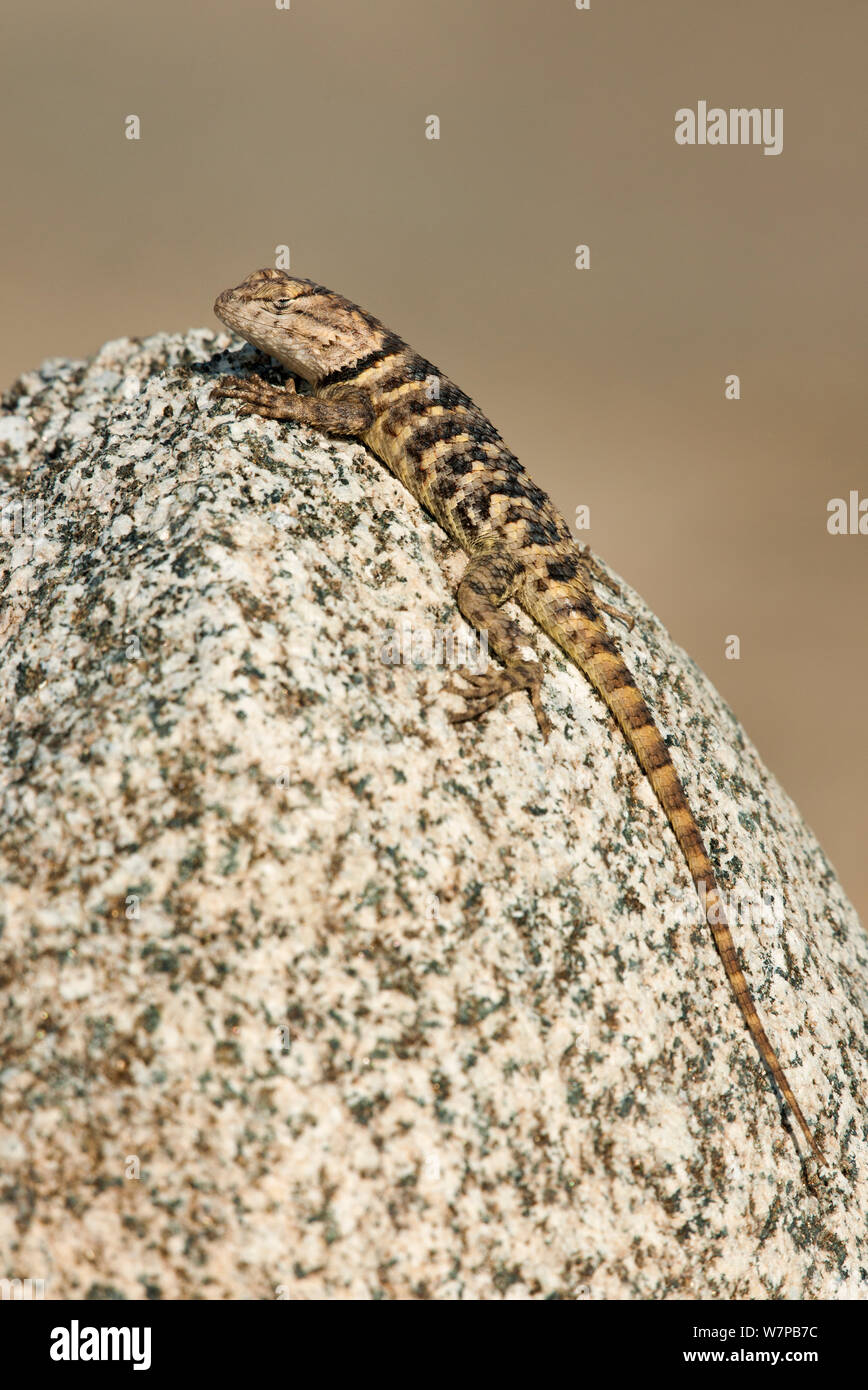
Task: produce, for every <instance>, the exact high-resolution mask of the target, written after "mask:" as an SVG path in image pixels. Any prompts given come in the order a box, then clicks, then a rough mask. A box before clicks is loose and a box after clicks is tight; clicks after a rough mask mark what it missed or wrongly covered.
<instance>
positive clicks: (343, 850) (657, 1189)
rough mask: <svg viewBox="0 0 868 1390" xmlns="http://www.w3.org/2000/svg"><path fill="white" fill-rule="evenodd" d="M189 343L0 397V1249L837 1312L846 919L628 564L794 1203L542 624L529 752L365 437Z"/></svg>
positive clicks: (639, 815) (135, 347) (30, 1273)
mask: <svg viewBox="0 0 868 1390" xmlns="http://www.w3.org/2000/svg"><path fill="white" fill-rule="evenodd" d="M227 343H228V339H226V338H225V337H224V338H219V339H215V338H214V337H212V335H210V334H208V333H204V332H198V333H191V334H189V335H187V336H186V337H168V336H165V337H163V336H159V337H155V338H153V339H150V340H148V341H147V342H145V343H142V344H139V343H133V342H130V341H121V342H116V343H110V344H108V345H107V346H106V347H105V348H104V349H103V350H102V352H101V353H100V354H99V355H98V356H97V358H96V359H95V360H94V361H93V362H91V363H90V364H88V365H86V366H85V365H84V364H74V363H67V362H53V363H48V364H46V365H45V366H44V367H43V368H42V370H41V372H33V373H30V374H28V375H26V376H25V377H24V378H22V380H21V382H20V383H19V384H18V385H17V387H16V388H15V390H14V391H13V393H12V394H11V396H10V397H9V399H8V401H7V409H6V410H5V411H4V413H3V415H2V417H0V507H2V509H3V511H2V518H3V523H4V531H3V537H2V540H3V545H2V551H0V555H2V572H0V586H2V608H0V705H2V745H0V746H2V767H0V775H2V794H3V800H2V809H3V819H2V826H0V892H2V900H0V909H2V936H0V959H2V975H3V985H2V989H3V993H2V1000H0V1009H2V1012H0V1023H2V1058H0V1068H2V1071H0V1102H2V1126H0V1190H2V1203H0V1251H2V1252H3V1261H4V1264H5V1266H6V1268H5V1269H4V1270H3V1271H2V1273H3V1274H4V1275H5V1276H6V1277H20V1278H28V1277H29V1278H44V1279H45V1280H46V1296H47V1297H49V1298H70V1297H82V1296H89V1297H112V1296H121V1297H126V1298H143V1297H151V1298H158V1297H163V1298H170V1299H177V1298H224V1299H238V1298H275V1297H285V1298H294V1299H296V1298H301V1299H309V1298H323V1297H325V1298H332V1299H343V1298H355V1299H371V1298H383V1297H385V1298H424V1297H432V1298H443V1299H453V1298H472V1299H499V1298H508V1299H516V1298H518V1299H543V1298H552V1297H560V1298H568V1299H570V1298H580V1297H585V1298H591V1299H597V1298H622V1299H636V1298H645V1299H660V1298H667V1297H668V1298H697V1297H698V1298H768V1297H783V1298H797V1297H804V1296H807V1297H864V1296H865V1295H866V1292H868V1273H866V1270H868V1240H866V1215H865V1213H866V1211H868V1183H866V1176H865V1174H866V1156H868V1145H866V1113H865V1087H866V1077H868V1067H866V1051H868V1048H866V1022H865V1020H866V1015H868V988H866V985H868V943H866V938H865V935H864V934H863V932H862V929H861V928H860V926H859V924H858V922H857V920H856V918H855V915H854V913H853V910H852V908H851V907H850V906H849V904H848V903H847V901H846V900H845V898H844V897H843V895H842V893H841V890H840V888H839V886H838V883H837V882H836V879H835V876H834V873H833V871H832V870H831V868H830V867H829V865H828V863H827V861H826V860H825V858H824V856H823V854H822V851H821V850H820V848H819V847H818V845H817V843H816V841H815V840H814V838H813V837H812V835H811V834H810V832H809V831H808V830H807V829H806V827H805V826H804V824H803V823H802V821H801V819H800V817H799V815H798V812H797V810H796V808H795V807H794V806H793V805H792V803H791V802H790V801H789V799H788V798H787V797H786V795H785V794H784V793H783V792H782V791H781V789H780V788H779V787H778V786H777V784H776V783H775V781H774V779H773V778H772V777H771V776H770V775H769V773H768V771H767V770H766V769H765V768H764V767H763V765H762V764H761V763H760V761H759V759H758V758H757V755H756V753H755V752H754V750H753V748H752V747H751V745H750V744H749V743H748V741H747V740H746V739H745V737H744V735H743V733H742V731H741V730H740V728H739V726H738V724H737V723H736V722H735V720H734V718H733V716H732V714H731V713H730V711H729V710H728V709H727V708H726V706H725V705H724V704H723V702H722V701H721V700H720V697H719V696H718V695H717V694H716V692H715V691H714V690H713V689H712V687H711V686H710V685H709V684H708V682H707V681H706V680H705V679H704V677H703V676H702V675H701V673H700V672H699V671H698V670H697V668H696V667H695V666H694V665H693V664H692V663H691V662H690V661H689V660H688V659H687V658H686V657H685V656H684V654H683V653H682V652H681V651H679V650H678V649H677V648H676V647H675V646H674V645H673V644H672V642H671V640H670V639H669V637H668V635H667V634H666V632H665V631H664V630H663V629H662V628H661V626H660V624H659V623H658V622H657V620H656V619H655V618H654V617H653V615H652V614H651V613H650V612H649V611H648V610H647V609H646V608H645V607H644V606H643V605H642V603H641V601H640V600H639V599H638V597H637V596H635V595H633V594H631V593H629V592H628V595H627V597H628V602H629V604H630V605H631V606H633V607H634V608H635V610H636V612H637V614H638V618H639V621H638V623H637V625H636V628H635V629H634V631H633V632H632V633H631V634H629V635H628V636H626V637H625V638H624V645H625V649H626V652H627V656H628V659H629V661H630V662H631V664H632V667H633V669H634V671H635V672H636V674H637V676H638V677H639V683H640V684H641V685H642V686H643V688H644V690H645V692H646V694H647V696H648V698H649V700H650V702H651V704H652V706H653V708H654V710H655V712H656V713H657V715H658V718H659V720H660V723H661V725H662V727H663V729H664V731H665V732H666V733H667V734H668V735H669V737H670V742H671V743H672V744H673V747H674V757H675V758H676V761H677V764H678V767H679V769H680V771H681V772H682V774H683V776H684V778H685V782H686V785H687V789H688V793H689V795H690V796H691V799H692V801H693V804H694V806H695V807H696V808H697V810H698V812H699V819H700V822H701V824H702V826H703V829H704V830H705V832H706V836H707V838H708V840H709V843H710V848H711V852H712V856H713V857H714V858H715V859H716V861H717V862H718V863H719V867H720V872H721V877H722V880H723V883H724V885H725V888H726V890H727V891H728V892H730V893H732V894H735V895H738V896H740V897H741V898H742V899H743V900H745V901H746V902H748V903H759V902H761V901H762V897H763V895H764V894H765V895H766V899H767V902H766V911H765V912H764V913H763V914H752V913H750V912H746V913H744V912H743V913H742V914H741V916H740V918H739V921H738V922H737V923H736V924H735V927H734V932H735V936H736V941H737V944H738V945H739V947H740V948H741V950H742V951H743V954H744V958H745V964H746V969H747V973H748V977H749V980H750V982H751V985H752V987H753V989H754V992H755V994H756V996H757V999H758V1001H759V1004H760V1008H761V1010H762V1012H763V1014H764V1017H765V1020H766V1023H767V1027H768V1031H769V1033H770V1035H771V1037H772V1039H773V1041H774V1042H775V1043H776V1045H777V1047H778V1049H779V1052H780V1055H781V1057H782V1060H783V1062H784V1065H785V1066H786V1067H787V1069H788V1071H789V1074H790V1077H791V1080H792V1082H793V1084H794V1086H795V1088H796V1090H797V1093H798V1095H799V1097H800V1098H801V1101H802V1104H803V1106H804V1108H805V1110H806V1112H807V1114H808V1116H809V1117H810V1118H811V1119H812V1121H815V1122H816V1123H817V1124H818V1126H819V1130H820V1135H821V1142H822V1143H823V1145H824V1148H825V1151H826V1153H827V1155H828V1157H829V1159H830V1166H829V1168H828V1170H827V1172H826V1175H825V1181H824V1182H823V1183H822V1184H820V1185H819V1186H818V1187H817V1188H816V1190H815V1191H811V1190H810V1189H809V1188H808V1187H806V1184H805V1181H804V1179H803V1175H802V1168H801V1164H800V1159H799V1153H798V1147H797V1141H796V1139H795V1138H794V1137H793V1135H792V1134H791V1133H790V1131H789V1130H788V1129H787V1128H786V1126H785V1124H784V1123H783V1121H782V1119H781V1114H780V1111H779V1107H778V1104H777V1102H776V1100H775V1098H774V1095H773V1093H772V1092H771V1090H770V1087H769V1084H768V1082H767V1079H766V1076H765V1073H764V1071H763V1069H762V1066H761V1064H760V1062H759V1059H758V1057H757V1054H756V1052H755V1050H754V1048H753V1046H752V1044H751V1042H750V1039H749V1037H748V1035H747V1033H746V1031H745V1029H744V1027H743V1026H742V1023H741V1020H740V1016H739V1014H738V1012H737V1009H736V1006H735V1004H734V1002H733V1001H732V999H731V997H730V994H729V991H728V988H727V985H726V981H725V978H724V975H723V970H722V967H721V965H720V963H719V961H718V958H717V956H716V954H715V952H714V949H713V946H712V943H711V940H710V937H709V934H708V932H707V930H706V929H705V928H703V927H701V926H700V925H698V913H697V907H696V902H695V897H694V893H693V889H692V886H691V884H690V881H689V878H688V876H687V871H686V869H685V867H684V864H683V862H682V860H681V858H680V855H679V854H678V851H677V849H676V847H675V844H674V840H673V838H672V835H671V833H670V831H669V829H668V827H667V826H666V823H665V821H664V819H663V816H662V814H661V812H660V810H659V809H658V807H657V804H656V802H655V801H654V798H653V795H652V793H651V791H650V788H649V787H648V785H647V783H646V782H645V780H644V778H643V777H642V775H641V773H640V772H639V769H638V767H637V766H636V764H635V762H634V760H633V757H632V755H631V753H630V752H629V749H627V747H626V746H625V744H624V742H623V740H622V738H621V736H620V735H619V734H618V732H617V730H616V729H615V727H614V725H613V722H612V720H611V719H610V718H609V716H608V714H607V713H606V711H605V709H604V708H603V707H602V705H601V704H600V702H599V701H598V699H597V697H596V696H595V695H594V694H593V692H592V691H591V689H590V688H589V686H588V685H587V684H586V682H585V681H584V679H583V678H582V676H581V675H580V674H579V673H578V672H576V671H574V670H573V669H572V668H571V667H570V666H569V665H568V664H567V663H566V661H565V660H564V659H563V658H562V657H561V656H559V655H558V654H557V653H556V652H555V651H554V649H553V648H552V647H551V645H550V644H548V643H547V642H545V641H543V640H542V639H539V640H538V645H539V648H540V649H541V650H542V652H543V654H544V659H545V661H546V664H547V668H548V671H549V673H550V674H549V677H548V680H547V683H546V689H545V694H546V699H547V703H548V708H549V711H550V713H551V715H552V717H553V720H554V722H555V725H556V731H555V733H554V735H553V736H552V738H551V740H550V742H549V744H548V745H543V744H542V743H541V741H540V738H539V736H538V734H537V731H536V726H535V723H534V720H533V717H532V714H531V710H530V705H529V702H528V701H527V700H524V699H518V698H515V699H513V700H511V701H509V702H508V704H507V705H505V706H502V707H501V709H500V710H498V711H497V712H495V713H493V714H491V715H489V716H488V718H487V720H486V721H485V722H484V723H483V724H481V725H479V726H478V727H472V726H464V727H463V728H461V729H460V730H459V729H456V728H454V727H452V726H451V725H450V724H449V723H448V722H447V720H446V717H445V709H446V708H447V706H448V703H449V698H448V697H446V698H441V696H440V691H441V688H442V686H443V685H444V684H445V683H446V681H447V680H448V678H449V674H448V672H447V670H446V669H444V666H443V665H442V664H440V665H438V664H437V662H436V660H434V659H432V657H436V656H437V654H438V653H437V643H436V641H434V638H435V637H436V635H437V633H438V632H441V633H442V632H443V631H450V632H454V633H456V634H459V635H460V634H461V633H462V632H463V630H464V628H463V624H462V622H461V619H460V618H459V617H458V615H457V613H456V610H455V607H454V603H453V600H452V597H451V594H452V591H453V588H454V583H455V579H456V576H457V575H458V574H459V573H460V570H461V567H462V563H463V562H462V560H461V557H460V556H457V555H456V554H454V552H453V550H452V548H451V546H450V545H448V544H447V542H446V541H445V538H444V537H443V536H442V534H441V533H440V532H439V531H438V530H437V528H435V527H434V526H433V525H432V524H431V523H429V522H428V521H427V520H426V518H425V517H424V516H423V515H422V513H421V512H420V510H419V508H418V507H417V505H416V503H415V502H414V501H413V500H412V499H411V498H410V497H409V496H408V495H407V494H406V493H405V492H404V491H403V490H402V489H401V487H400V486H399V485H398V484H397V483H396V482H395V481H394V480H393V479H392V478H390V477H389V476H388V475H387V474H386V473H385V471H384V470H383V469H382V468H381V466H380V465H379V464H378V463H377V462H376V460H374V459H373V458H372V457H370V456H369V455H368V454H367V453H366V451H365V450H364V449H363V448H362V447H360V446H356V445H353V444H349V443H335V442H329V441H326V440H323V439H322V438H320V437H319V436H317V435H316V434H314V433H312V432H310V431H308V430H305V429H301V428H296V427H293V426H288V425H286V424H277V423H273V422H265V421H260V420H255V419H237V418H236V417H235V415H234V413H233V411H232V410H231V409H229V408H227V406H226V405H225V404H224V405H219V406H218V405H214V404H212V403H211V402H210V401H209V400H208V391H209V388H210V385H211V382H212V380H213V377H214V374H215V373H216V372H217V371H220V370H226V369H228V368H230V367H235V368H236V369H237V368H241V369H246V368H247V367H249V366H250V365H252V364H253V363H254V362H256V361H257V359H256V355H255V354H254V353H253V352H252V350H250V349H245V350H244V351H243V352H240V353H237V354H236V353H235V352H232V353H228V352H226V351H225V349H226V345H227ZM528 631H529V632H531V631H532V629H531V628H530V627H528ZM396 633H397V634H398V639H397V644H398V646H400V647H401V649H402V652H403V655H405V656H408V657H409V659H408V660H401V661H399V662H397V663H396V661H395V660H394V657H395V655H396V643H395V641H394V640H390V634H396ZM426 638H427V639H430V642H429V646H431V648H432V650H431V651H428V652H426V649H425V648H426ZM414 642H415V647H414V645H413V644H414ZM447 655H448V653H447ZM776 895H777V896H776ZM772 909H774V910H772ZM751 917H753V920H751Z"/></svg>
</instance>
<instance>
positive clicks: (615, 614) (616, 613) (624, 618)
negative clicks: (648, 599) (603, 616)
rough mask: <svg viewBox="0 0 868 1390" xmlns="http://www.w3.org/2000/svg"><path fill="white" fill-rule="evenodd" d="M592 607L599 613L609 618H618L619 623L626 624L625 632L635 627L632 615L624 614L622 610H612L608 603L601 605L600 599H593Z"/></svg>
mask: <svg viewBox="0 0 868 1390" xmlns="http://www.w3.org/2000/svg"><path fill="white" fill-rule="evenodd" d="M594 607H595V608H599V610H600V612H601V613H608V615H609V617H610V618H618V619H619V621H620V622H622V623H626V624H627V630H628V631H629V630H630V629H631V628H633V627H634V626H635V623H636V619H635V618H634V617H633V615H632V613H625V612H624V610H623V608H613V607H612V605H611V604H610V603H602V602H601V600H600V599H598V598H595V599H594Z"/></svg>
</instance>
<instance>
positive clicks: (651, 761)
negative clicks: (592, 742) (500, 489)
mask: <svg viewBox="0 0 868 1390" xmlns="http://www.w3.org/2000/svg"><path fill="white" fill-rule="evenodd" d="M570 626H571V627H572V640H571V641H570V642H569V645H567V643H566V642H565V641H564V638H563V636H559V637H556V638H555V640H556V641H559V642H560V643H561V645H562V646H564V647H565V649H566V650H567V652H568V654H569V655H570V656H571V657H572V658H573V660H574V661H576V662H577V663H578V664H579V665H580V666H581V668H582V670H583V671H584V673H585V675H586V676H587V677H588V679H589V680H590V682H591V684H592V685H593V686H594V688H595V690H597V691H598V692H599V694H600V695H601V696H602V698H603V699H604V700H605V702H606V704H607V705H608V707H609V709H610V710H611V712H612V714H613V715H614V716H615V718H616V719H617V721H618V723H619V725H620V726H621V729H622V730H623V732H624V735H625V737H626V739H627V741H628V743H629V744H630V747H631V748H632V749H633V751H634V753H635V754H636V757H637V758H638V760H639V764H640V766H641V768H642V771H643V772H644V773H645V774H646V776H647V777H648V780H649V782H650V783H651V786H652V787H653V788H654V792H655V794H656V796H657V799H658V801H659V802H660V805H661V806H662V808H663V810H664V811H665V813H666V816H667V819H668V821H669V824H670V825H671V826H672V829H673V831H674V833H675V838H676V840H677V841H678V844H679V846H680V847H681V851H682V853H683V855H684V858H685V859H686V860H687V867H688V869H689V870H690V873H691V876H692V878H693V882H694V883H695V884H696V887H697V890H698V891H699V895H700V898H701V899H702V900H703V901H704V904H705V912H706V920H707V922H708V925H709V926H710V928H711V932H712V935H713V937H714V944H715V945H716V947H717V949H718V951H719V953H720V958H721V960H722V961H723V968H724V970H725V971H726V975H727V979H728V980H729V983H730V986H731V987H732V992H733V994H734V995H735V997H736V1000H737V1002H738V1006H739V1008H740V1009H741V1012H742V1015H743V1017H744V1021H745V1023H746V1024H747V1026H748V1028H749V1030H750V1034H751V1037H752V1038H753V1040H754V1042H755V1043H756V1045H757V1048H758V1049H759V1052H760V1056H761V1057H762V1059H763V1061H764V1062H765V1064H766V1066H767V1067H768V1069H769V1071H770V1072H771V1074H772V1076H773V1077H774V1079H775V1082H776V1084H777V1086H778V1089H779V1090H780V1092H781V1094H782V1095H783V1097H784V1099H785V1100H786V1102H787V1104H788V1106H789V1107H790V1109H791V1111H792V1112H793V1114H794V1115H795V1117H796V1120H797V1121H798V1124H799V1127H800V1129H801V1130H802V1133H803V1134H804V1136H805V1138H806V1139H807V1141H808V1143H809V1144H810V1146H811V1149H812V1151H813V1153H814V1155H815V1157H816V1158H817V1160H818V1162H819V1163H823V1162H824V1159H823V1155H822V1153H821V1151H820V1149H819V1147H818V1145H817V1142H816V1140H815V1138H814V1136H813V1134H812V1133H811V1130H810V1129H809V1128H808V1122H807V1120H806V1119H805V1117H804V1115H803V1114H802V1109H801V1106H800V1105H799V1103H798V1101H797V1100H796V1097H795V1096H794V1095H793V1091H792V1087H791V1086H790V1083H789V1081H788V1080H787V1078H786V1075H785V1073H784V1069H783V1067H782V1066H781V1064H780V1062H779V1061H778V1057H777V1054H776V1052H775V1050H774V1048H773V1047H772V1045H771V1043H770V1042H769V1039H768V1036H767V1034H766V1031H765V1029H764V1027H763V1025H762V1022H761V1021H760V1017H759V1014H758V1013H757V1010H756V1005H755V1003H754V1000H753V995H752V994H751V992H750V988H749V986H748V983H747V980H746V979H745V977H744V974H743V972H742V970H741V967H740V966H739V963H738V958H737V957H736V953H735V945H734V943H733V939H732V934H731V932H730V930H729V926H728V924H727V920H726V912H725V908H724V904H723V898H722V895H721V892H720V889H719V887H718V884H717V879H716V878H715V874H714V870H713V868H712V866H711V860H710V859H709V857H708V854H707V852H706V849H705V845H704V843H703V840H702V836H701V834H700V832H699V827H698V826H697V824H696V820H695V819H694V816H693V812H692V811H691V809H690V806H689V805H688V802H687V797H686V796H685V794H684V788H683V787H682V785H681V781H680V779H679V777H678V774H677V772H676V771H675V768H674V766H673V763H672V759H671V757H670V755H669V749H668V748H667V746H666V744H665V742H664V740H663V736H662V734H661V733H660V731H659V729H658V728H657V725H656V724H655V723H654V719H653V717H652V714H651V711H650V710H649V708H648V706H647V704H646V703H645V701H644V699H643V698H642V695H641V694H640V692H639V691H638V690H637V689H636V686H635V684H634V682H633V677H632V676H631V674H630V672H629V670H628V668H627V666H626V663H625V662H624V660H623V658H622V657H621V655H620V652H619V651H618V649H617V647H616V645H615V643H614V641H613V639H612V638H611V637H610V636H609V634H608V632H607V631H606V629H605V628H604V627H603V625H602V622H600V620H599V619H597V618H596V617H594V618H591V617H590V616H588V617H581V618H579V617H578V615H576V613H575V610H574V611H573V614H572V622H571V624H570ZM552 635H553V636H554V633H552Z"/></svg>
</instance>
